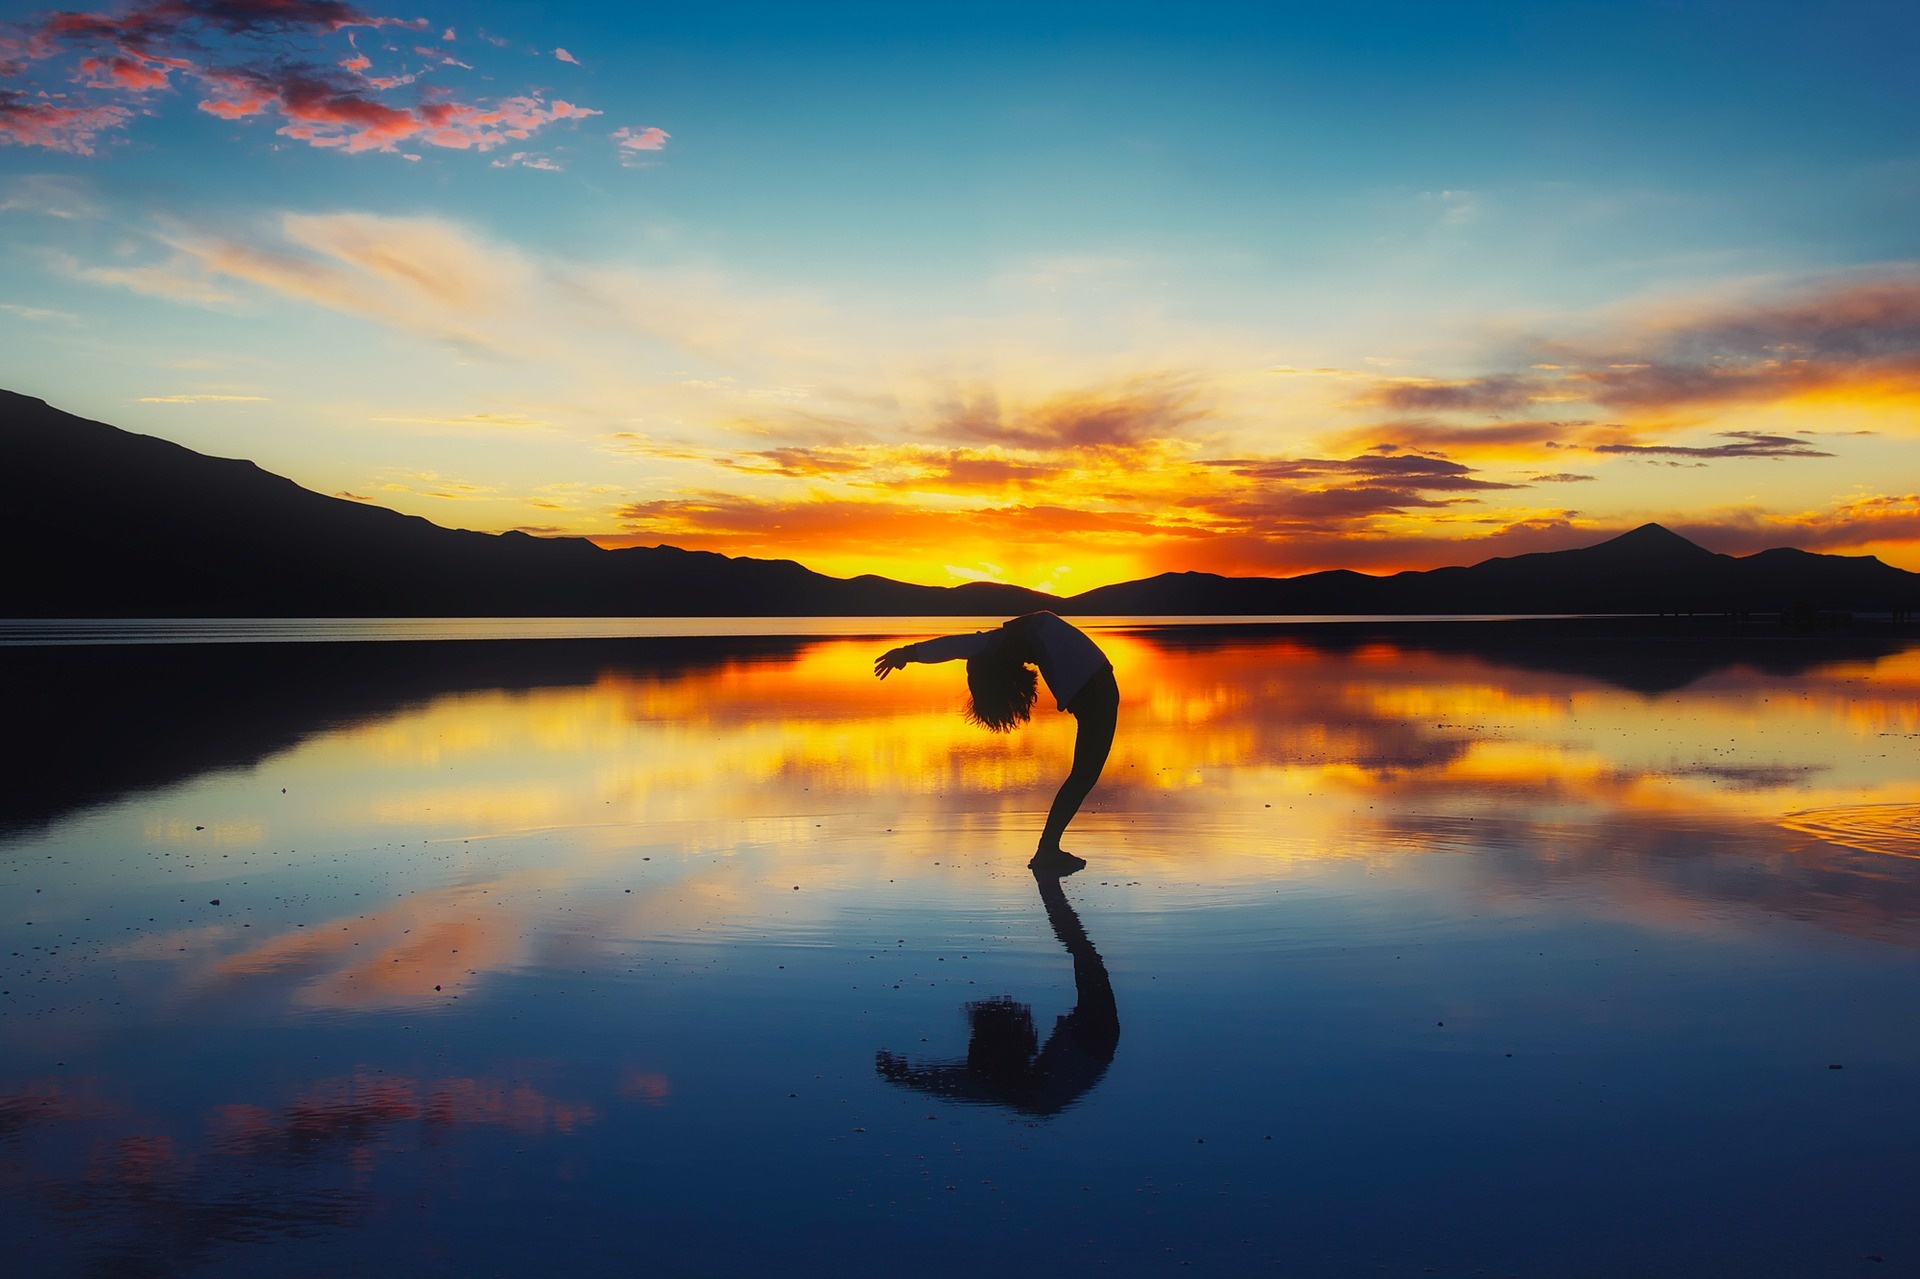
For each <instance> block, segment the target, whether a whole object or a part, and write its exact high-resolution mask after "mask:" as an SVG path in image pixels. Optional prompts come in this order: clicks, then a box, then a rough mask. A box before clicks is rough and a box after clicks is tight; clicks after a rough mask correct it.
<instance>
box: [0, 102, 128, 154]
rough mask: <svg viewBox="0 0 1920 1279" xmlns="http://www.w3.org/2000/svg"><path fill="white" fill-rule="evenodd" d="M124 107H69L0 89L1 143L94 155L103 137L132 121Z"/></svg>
mask: <svg viewBox="0 0 1920 1279" xmlns="http://www.w3.org/2000/svg"><path fill="white" fill-rule="evenodd" d="M132 114H133V113H132V112H130V111H128V110H126V109H125V108H124V107H107V106H79V107H75V106H65V105H62V104H60V103H56V102H47V101H37V100H35V99H32V98H29V97H27V95H26V94H24V93H20V92H18V91H16V90H13V89H0V143H4V144H7V145H11V146H23V147H45V148H46V149H47V150H49V151H66V152H70V153H72V154H74V155H92V154H93V147H94V143H95V142H96V141H98V140H99V137H100V135H101V134H102V133H104V132H106V131H107V130H109V129H117V128H119V127H120V126H121V125H123V124H125V123H126V122H127V121H128V119H130V118H131V117H132Z"/></svg>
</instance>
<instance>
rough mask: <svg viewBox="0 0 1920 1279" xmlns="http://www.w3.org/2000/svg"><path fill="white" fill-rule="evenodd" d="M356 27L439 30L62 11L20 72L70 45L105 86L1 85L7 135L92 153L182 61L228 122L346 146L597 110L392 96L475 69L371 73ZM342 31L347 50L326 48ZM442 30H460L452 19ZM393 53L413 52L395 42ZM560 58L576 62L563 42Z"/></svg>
mask: <svg viewBox="0 0 1920 1279" xmlns="http://www.w3.org/2000/svg"><path fill="white" fill-rule="evenodd" d="M356 27H358V28H378V27H398V28H403V29H405V30H410V31H422V32H428V31H430V30H431V28H430V27H429V26H428V25H427V23H426V20H425V19H413V20H402V19H397V18H384V17H377V16H374V15H372V14H369V13H367V12H366V11H364V10H362V9H360V8H358V7H357V6H355V5H352V4H348V3H344V2H343V0H146V2H145V3H141V4H136V5H135V6H134V7H133V8H131V9H128V10H126V11H124V12H121V13H56V14H54V15H52V16H50V17H48V18H46V19H45V20H44V21H43V22H42V23H41V24H40V26H39V27H38V28H37V29H35V30H34V31H33V32H32V33H31V35H30V37H29V38H28V39H27V40H26V42H25V43H24V44H23V43H20V42H13V43H12V44H10V45H9V46H8V49H7V50H0V52H9V53H11V52H12V50H13V49H14V48H15V47H16V46H17V48H18V51H19V53H20V54H21V55H22V56H23V57H24V58H25V59H26V61H25V62H23V63H20V64H19V65H18V66H17V67H15V68H14V69H15V70H16V71H17V70H19V69H22V68H25V67H29V66H31V65H32V64H34V63H40V62H46V61H48V60H50V59H56V58H65V57H68V56H72V57H74V58H75V62H74V63H73V64H72V65H73V68H74V70H73V73H72V76H71V78H72V80H73V81H74V82H77V83H79V84H81V85H84V86H85V87H86V88H87V89H90V90H95V91H97V92H96V93H94V94H88V95H86V96H85V97H83V98H74V97H70V96H69V95H67V94H50V93H48V92H45V91H41V92H40V93H38V95H37V96H36V95H34V94H33V93H31V92H29V91H24V90H22V89H10V90H5V91H0V92H4V93H5V94H6V96H5V97H4V99H0V142H6V143H10V144H14V145H22V146H41V147H47V148H50V149H57V150H65V151H71V152H75V153H78V154H92V153H93V149H94V144H95V142H96V141H97V139H98V137H99V135H100V134H101V133H102V132H104V131H107V130H111V129H115V128H120V127H124V126H125V125H126V124H128V123H129V122H130V121H131V120H133V119H134V118H135V116H136V115H137V114H141V113H150V112H143V111H142V110H136V109H129V106H128V105H122V103H124V102H125V100H126V99H127V98H129V97H135V96H137V95H145V94H148V93H151V92H152V91H153V90H156V89H165V88H169V87H171V86H172V83H173V81H172V79H171V73H172V72H174V71H179V72H182V73H183V74H186V75H189V76H191V77H193V78H194V79H196V80H198V81H199V82H200V83H201V85H202V86H203V87H204V92H203V94H202V96H201V98H200V100H199V103H198V106H199V109H200V110H202V111H204V112H206V113H207V114H209V115H213V116H217V117H219V118H221V119H224V120H233V121H240V120H247V119H252V118H256V117H271V116H276V115H277V116H279V117H281V122H280V125H279V130H278V131H279V133H280V134H281V136H283V137H288V138H292V139H295V140H296V141H301V142H305V143H307V144H309V145H311V146H315V147H321V148H327V149H335V150H341V151H347V152H360V151H376V152H387V153H396V154H404V155H407V156H408V158H417V152H415V151H406V152H401V151H400V149H399V147H400V144H401V143H403V142H408V141H412V142H415V143H416V144H424V145H426V146H434V147H439V148H442V149H452V150H479V151H487V150H490V149H492V148H494V147H497V146H500V145H503V144H505V143H508V142H514V141H522V140H524V139H526V138H527V137H528V136H530V135H531V134H532V133H533V132H534V131H535V130H538V129H541V128H544V127H545V126H547V125H549V124H552V123H554V122H556V121H560V120H571V119H580V118H583V117H586V116H590V115H598V114H599V112H597V111H595V110H593V109H592V108H589V107H583V106H578V105H576V104H574V103H571V102H567V101H565V100H563V99H551V100H549V99H548V98H546V97H544V96H543V95H541V94H539V93H521V94H515V95H510V96H506V97H502V98H497V99H491V98H489V99H472V98H466V97H464V96H462V95H459V94H456V93H455V92H454V91H453V90H452V89H450V88H438V89H434V90H427V91H425V92H422V93H420V94H419V95H418V96H417V97H414V98H413V100H411V101H406V100H399V101H396V100H395V99H394V97H393V96H391V95H392V94H393V91H395V90H399V89H403V88H405V87H407V86H409V85H412V84H414V83H415V82H416V81H417V80H419V79H420V77H421V76H423V75H425V74H427V73H428V72H430V71H432V72H436V73H438V74H451V73H450V72H446V71H444V70H443V69H444V68H455V69H458V70H464V71H472V70H473V68H472V67H471V66H469V65H468V64H466V63H464V62H462V61H460V60H459V59H457V58H454V57H452V56H450V55H449V54H448V53H447V52H446V50H445V49H444V48H441V47H437V46H428V45H415V46H412V48H413V52H414V53H415V54H417V55H418V56H419V57H422V58H427V59H429V60H430V63H429V65H427V66H424V67H423V66H420V65H418V64H416V65H414V66H413V67H405V66H402V67H399V68H396V69H395V70H394V73H393V74H388V75H375V74H373V71H374V69H375V67H374V59H375V58H376V57H380V56H383V55H382V54H381V53H380V52H379V51H363V50H361V49H360V48H359V46H358V45H357V44H355V43H354V41H353V33H352V31H351V30H350V28H356ZM342 32H344V33H345V34H344V36H342V35H341V33H342ZM483 34H484V33H483ZM342 38H343V39H344V40H345V41H346V43H347V44H348V45H349V46H350V47H349V48H347V49H343V50H338V52H337V53H336V52H333V51H329V50H327V49H326V48H325V44H326V43H332V42H333V41H334V40H336V39H342ZM442 38H443V40H452V39H453V38H454V32H453V29H452V28H451V27H449V28H446V30H445V34H444V35H443V37H442ZM323 42H324V43H323ZM336 48H337V46H336ZM386 52H387V53H388V54H396V55H400V56H405V55H404V54H402V53H401V50H400V49H399V48H397V47H395V46H393V45H388V46H387V49H386ZM340 54H344V55H345V56H344V57H343V56H339V55H340ZM557 56H560V57H562V58H563V59H565V60H567V61H572V62H576V63H577V59H574V58H573V56H572V55H571V54H568V53H566V51H565V50H558V51H557ZM101 94H106V95H112V96H110V97H106V98H104V99H103V98H102V97H101V96H100V95H101ZM409 96H411V95H409ZM88 99H91V100H88ZM663 136H664V135H663Z"/></svg>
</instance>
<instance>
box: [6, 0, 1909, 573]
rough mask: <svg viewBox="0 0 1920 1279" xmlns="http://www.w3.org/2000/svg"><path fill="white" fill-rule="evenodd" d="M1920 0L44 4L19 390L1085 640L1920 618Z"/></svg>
mask: <svg viewBox="0 0 1920 1279" xmlns="http://www.w3.org/2000/svg"><path fill="white" fill-rule="evenodd" d="M1915 48H1920V7H1916V6H1915V5H1913V4H1911V3H1910V2H1906V0H1884V2H1866V0H1840V2H1837V3H1822V4H1817V5H1816V4H1812V3H1795V4H1775V3H1768V2H1766V0H1740V2H1739V3H1731V2H1729V3H1690V2H1686V0H1673V2H1669V3H1633V2H1609V3H1593V4H1559V3H1507V4H1472V3H1462V4H1441V3H1373V4H1367V3H1356V4H1315V5H1307V4H1291V3H1267V4H1258V5H1245V6H1240V5H1231V4H1185V5H1173V4H1158V5H1129V4H1125V3H1105V4H1100V5H1067V4H1047V3H1036V2H1031V0H1029V2H1026V3H1020V4H1005V5H1001V4H968V5H960V6H933V5H903V4H881V3H876V4H870V5H835V4H827V5H816V6H801V5H776V4H758V5H756V4H733V3H724V2H714V0H701V2H700V3H695V4H662V5H647V6H636V5H629V4H589V3H575V4H567V5H544V6H543V5H532V4H505V3H458V4H441V5H438V6H426V5H419V6H416V5H413V4H412V3H411V0H409V3H408V4H407V5H404V6H402V7H399V8H389V7H385V6H382V5H378V4H375V5H372V6H370V7H366V8H362V7H359V6H357V5H351V4H346V3H338V2H336V0H142V2H140V3H135V4H131V5H128V4H120V5H110V6H106V7H102V8H99V9H96V10H87V11H84V12H81V11H56V10H52V9H47V8H45V7H42V6H39V5H34V4H20V3H9V2H7V0H0V386H4V387H6V388H8V389H11V390H17V391H21V392H24V393H27V394H31V395H37V396H41V397H43V398H45V399H47V400H48V401H50V402H52V403H53V404H55V405H57V406H58V407H61V408H64V409H67V410H70V411H73V412H76V413H80V414H82V415H84V416H88V417H93V418H97V419H100V420H103V421H107V422H112V423H114V424H115V425H119V426H124V427H127V428H129V429H132V430H137V431H142V432H147V433H151V434H154V435H159V436H162V437H165V438H167V439H171V440H176V441H178V442H180V443H182V444H185V445H187V446H189V447H192V448H195V449H198V450H201V451H203V452H208V453H214V454H220V455H224V456H233V457H245V458H250V459H253V460H254V461H257V462H258V463H259V464H260V465H261V466H263V467H265V468H267V469H269V470H272V471H276V472H278V473H280V474H284V475H287V476H289V477H291V478H293V479H294V480H296V481H298V482H299V483H301V484H304V485H306V486H307V487H309V488H313V489H316V490H318V491H321V492H325V493H335V494H341V495H344V496H350V497H353V498H356V499H359V500H365V501H370V502H375V503H379V504H382V505H388V506H392V507H395V508H397V509H400V510H403V511H407V512H410V513H414V514H420V515H424V516H427V517H428V518H430V519H432V520H435V521H436V522H438V523H442V524H447V525H451V526H457V527H465V528H475V529H485V530H496V531H497V530H503V529H509V528H521V529H526V530H528V531H531V532H542V533H548V532H551V533H569V534H583V535H587V536H591V537H593V538H594V539H595V540H596V541H599V542H601V543H602V544H603V545H608V546H617V545H653V544H656V543H661V542H665V543H669V544H673V545H678V546H686V547H699V548H705V549H712V550H719V551H724V552H727V553H729V554H743V555H756V556H777V557H783V558H793V559H798V560H800V561H801V562H803V563H805V564H807V565H809V566H810V567H814V568H817V569H821V570H823V571H826V572H832V573H836V574H852V573H859V572H879V573H885V574H887V575H889V576H894V577H899V578H903V579H907V580H913V581H922V582H930V583H935V584H950V583H954V582H958V581H964V580H974V579H982V578H984V579H993V580H1002V581H1010V582H1017V583H1020V584H1022V585H1029V586H1037V587H1041V588H1043V589H1050V590H1054V591H1058V592H1060V593H1063V594H1072V593H1074V592H1076V591H1080V590H1084V589H1087V588H1090V587H1093V586H1097V585H1101V584H1103V583H1106V582H1111V581H1116V580H1121V579H1125V578H1131V577H1139V576H1144V575H1147V574H1150V573H1154V572H1160V571H1163V570H1167V569H1190V568H1191V569H1205V570H1210V571H1216V572H1228V573H1280V574H1292V573H1296V572H1301V571H1307V570H1312V569H1319V568H1332V567H1350V568H1359V569H1364V570H1369V571H1380V570H1393V569H1402V568H1427V567H1434V566H1437V565H1441V564H1450V563H1471V562H1474V561H1477V560H1480V559H1484V558H1486V557H1488V556H1490V555H1496V554H1512V553H1517V552H1521V551H1528V550H1547V549H1556V548H1559V547H1565V546H1573V545H1584V544H1587V543H1590V542H1593V541H1597V540H1600V539H1601V538H1602V537H1604V536H1607V535H1610V534H1612V533H1615V532H1619V531H1621V530H1624V529H1627V528H1631V527H1633V526H1635V525H1638V524H1640V523H1643V522H1645V521H1648V520H1658V521H1660V522H1662V523H1665V524H1667V525H1669V526H1670V527H1673V528H1675V529H1677V530H1679V531H1681V532H1684V533H1686V534H1688V535H1689V536H1692V537H1694V538H1695V539H1696V540H1698V541H1700V542H1702V543H1704V544H1705V545H1707V546H1710V547H1712V548H1713V549H1715V550H1721V551H1728V552H1733V553H1747V552H1751V551H1755V550H1759V549H1763V548H1765V547H1768V546H1776V545H1797V546H1802V547H1806V548H1808V549H1815V550H1825V551H1835V552H1845V553H1856V554H1857V553H1873V554H1878V555H1880V556H1881V557H1882V558H1884V559H1887V560H1888V561H1890V562H1892V563H1895V564H1899V565H1901V566H1902V567H1905V568H1910V569H1920V92H1916V90H1915V87H1914V75H1913V69H1912V51H1913V50H1914V49H1915Z"/></svg>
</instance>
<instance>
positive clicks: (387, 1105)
mask: <svg viewBox="0 0 1920 1279" xmlns="http://www.w3.org/2000/svg"><path fill="white" fill-rule="evenodd" d="M598 1118H599V1112H598V1111H597V1110H596V1109H595V1108H594V1107H593V1106H591V1105H589V1104H587V1103H585V1102H568V1101H556V1100H555V1099H553V1098H551V1097H549V1096H547V1095H546V1094H545V1093H543V1092H541V1091H540V1090H539V1089H537V1088H535V1087H534V1086H533V1085H531V1084H528V1083H522V1082H514V1083H507V1082H505V1081H503V1080H499V1079H464V1078H459V1079H438V1080H432V1081H429V1082H425V1083H423V1082H421V1081H420V1080H416V1079H409V1078H405V1077H403V1076H399V1075H387V1074H380V1073H374V1072H369V1071H361V1072H359V1073H358V1074H355V1075H352V1076H350V1077H347V1078H341V1079H323V1080H319V1081H317V1082H315V1083H313V1084H311V1085H309V1086H308V1087H307V1088H306V1089H305V1091H303V1092H302V1093H301V1094H300V1096H299V1097H297V1098H295V1099H294V1100H293V1101H292V1102H290V1103H289V1104H287V1105H285V1106H283V1107H281V1108H280V1109H278V1110H269V1109H266V1108H265V1107H261V1106H254V1105H246V1104H236V1105H227V1106H221V1107H219V1108H218V1109H216V1110H215V1111H214V1112H213V1113H212V1115H211V1116H210V1117H209V1120H208V1136H209V1142H210V1144H211V1146H212V1148H213V1149H214V1150H215V1151H216V1152H218V1153H220V1154H225V1155H235V1156H240V1157H246V1158H259V1157H261V1156H264V1155H269V1154H274V1155H284V1156H289V1157H296V1158H304V1157H310V1156H311V1155H312V1154H313V1153H314V1152H315V1151H318V1150H320V1149H322V1148H324V1147H328V1146H339V1145H348V1146H351V1145H359V1144H364V1143H366V1142H368V1141H371V1140H373V1139H374V1138H376V1137H378V1136H380V1135H382V1134H383V1133H384V1132H385V1131H386V1130H387V1129H390V1128H393V1127H395V1126H397V1125H400V1124H418V1125H420V1126H421V1127H422V1128H423V1129H426V1130H439V1129H447V1128H476V1127H500V1128H507V1129H510V1130H511V1131H513V1132H517V1133H520V1134H522V1135H523V1136H528V1137H537V1136H542V1135H545V1134H548V1133H570V1132H572V1131H573V1130H574V1129H576V1128H578V1127H581V1126H582V1125H584V1124H589V1123H592V1122H593V1121H594V1120H596V1119H598Z"/></svg>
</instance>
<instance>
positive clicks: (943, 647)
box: [873, 612, 1120, 875]
mask: <svg viewBox="0 0 1920 1279" xmlns="http://www.w3.org/2000/svg"><path fill="white" fill-rule="evenodd" d="M958 658H965V659H966V663H967V693H968V701H967V718H968V719H970V720H972V721H973V722H974V723H976V724H978V725H980V726H981V727H982V728H986V729H990V730H992V731H993V732H996V733H1004V732H1007V731H1008V730H1010V729H1012V728H1013V727H1014V725H1016V724H1024V723H1026V722H1027V720H1028V719H1030V718H1031V717H1032V715H1033V703H1034V698H1035V697H1036V696H1037V695H1038V694H1037V689H1036V686H1035V682H1034V670H1033V668H1034V667H1036V666H1037V667H1039V668H1040V676H1041V678H1043V679H1045V680H1046V681H1047V690H1048V691H1049V692H1051V693H1052V694H1053V696H1054V701H1055V702H1056V703H1057V704H1058V705H1059V708H1060V709H1061V710H1063V711H1066V712H1067V713H1068V714H1070V715H1072V716H1073V717H1074V719H1075V720H1076V721H1078V724H1079V726H1078V728H1077V729H1076V730H1075V733H1074V739H1073V768H1072V770H1071V771H1070V772H1068V774H1067V780H1066V781H1064V782H1062V783H1060V792H1059V793H1058V794H1057V795H1055V796H1054V797H1053V807H1052V808H1051V809H1050V810H1048V812H1047V825H1046V828H1045V829H1044V830H1042V831H1041V832H1040V845H1039V847H1038V848H1037V849H1036V850H1035V851H1034V854H1033V860H1032V861H1030V862H1028V863H1027V865H1028V866H1030V867H1032V868H1033V869H1034V870H1036V871H1047V872H1050V873H1052V874H1055V875H1071V874H1072V873H1073V872H1074V871H1076V870H1079V869H1080V868H1081V867H1083V866H1085V865H1086V864H1087V863H1086V862H1085V861H1084V860H1083V859H1081V858H1079V857H1075V856H1074V855H1073V854H1072V853H1069V852H1067V851H1066V850H1065V849H1063V848H1061V847H1060V837H1061V835H1063V834H1064V833H1065V832H1066V829H1067V823H1068V822H1070V821H1072V820H1073V815H1074V814H1075V813H1077V812H1079V811H1080V804H1081V801H1083V800H1085V799H1086V797H1087V792H1089V791H1091V790H1092V789H1093V784H1094V783H1095V782H1097V781H1099V780H1100V770H1101V769H1102V768H1105V767H1106V764H1107V754H1108V752H1109V751H1111V750H1112V749H1113V730H1114V727H1115V725H1116V724H1117V723H1118V721H1119V717H1120V686H1119V685H1118V684H1116V683H1114V681H1113V663H1112V662H1109V661H1108V660H1107V655H1106V654H1105V653H1103V652H1101V651H1100V646H1099V645H1098V644H1096V643H1094V642H1093V641H1092V640H1091V639H1089V638H1088V637H1087V634H1086V632H1085V631H1082V630H1081V629H1080V628H1079V627H1077V626H1075V625H1073V624H1072V623H1071V622H1068V621H1065V620H1063V619H1062V618H1059V617H1057V616H1055V615H1054V614H1052V613H1045V612H1041V613H1028V614H1027V615H1026V616H1025V617H1016V618H1014V619H1013V620H1012V621H1010V622H1005V623H1002V624H1001V626H1000V629H999V630H994V631H979V632H977V633H975V634H972V635H947V636H943V637H941V638H940V639H931V640H921V641H920V642H919V643H917V644H906V645H903V646H901V647H900V648H896V649H890V650H888V651H887V652H885V653H882V654H881V655H880V656H879V657H878V658H876V659H874V663H873V673H874V674H875V675H878V676H879V677H880V678H881V679H885V678H886V677H887V675H888V674H889V673H890V672H893V671H897V670H899V669H901V668H902V667H904V666H906V665H907V664H908V663H909V662H951V661H954V660H956V659H958Z"/></svg>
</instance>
